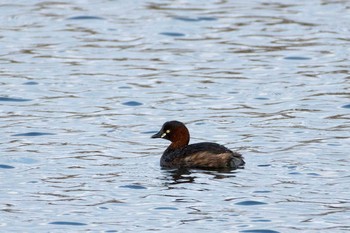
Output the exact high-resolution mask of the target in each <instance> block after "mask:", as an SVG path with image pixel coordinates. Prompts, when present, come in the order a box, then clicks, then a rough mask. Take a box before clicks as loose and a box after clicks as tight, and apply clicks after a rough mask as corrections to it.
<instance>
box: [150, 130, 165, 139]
mask: <svg viewBox="0 0 350 233" xmlns="http://www.w3.org/2000/svg"><path fill="white" fill-rule="evenodd" d="M162 134H163V132H162V131H159V132H158V133H156V134H154V135H152V136H151V138H161V136H162Z"/></svg>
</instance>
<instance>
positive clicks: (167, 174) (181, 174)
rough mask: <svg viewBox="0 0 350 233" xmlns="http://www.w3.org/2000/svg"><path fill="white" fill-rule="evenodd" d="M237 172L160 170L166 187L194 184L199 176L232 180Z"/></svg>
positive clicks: (180, 169) (182, 169) (184, 169)
mask: <svg viewBox="0 0 350 233" xmlns="http://www.w3.org/2000/svg"><path fill="white" fill-rule="evenodd" d="M236 172H237V170H200V169H187V168H179V169H164V168H163V169H162V174H163V175H164V177H163V179H164V180H166V181H167V182H166V184H167V185H176V184H184V183H195V182H196V179H197V178H199V176H202V175H206V176H208V175H209V176H210V179H214V180H215V179H226V178H234V177H236V176H235V173H236Z"/></svg>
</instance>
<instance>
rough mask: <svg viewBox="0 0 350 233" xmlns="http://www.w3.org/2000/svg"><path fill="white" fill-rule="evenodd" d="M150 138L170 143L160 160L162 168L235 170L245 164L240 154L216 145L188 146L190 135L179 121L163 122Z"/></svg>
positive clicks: (207, 143)
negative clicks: (162, 139)
mask: <svg viewBox="0 0 350 233" xmlns="http://www.w3.org/2000/svg"><path fill="white" fill-rule="evenodd" d="M152 138H164V139H167V140H169V141H171V144H170V146H169V147H168V148H167V149H166V150H165V151H164V153H163V155H162V157H161V159H160V165H161V166H162V167H168V168H202V169H237V168H239V167H242V166H243V165H244V164H245V162H244V161H243V157H242V155H241V154H239V153H237V152H233V151H231V150H229V149H227V148H226V147H224V146H222V145H219V144H217V143H211V142H202V143H195V144H191V145H188V143H189V141H190V133H189V131H188V129H187V128H186V126H185V125H184V124H183V123H181V122H179V121H168V122H165V123H164V125H163V127H162V128H161V130H160V131H159V132H158V133H156V134H155V135H153V136H152Z"/></svg>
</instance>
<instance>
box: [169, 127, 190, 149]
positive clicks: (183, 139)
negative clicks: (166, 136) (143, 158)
mask: <svg viewBox="0 0 350 233" xmlns="http://www.w3.org/2000/svg"><path fill="white" fill-rule="evenodd" d="M170 141H171V144H170V146H169V148H171V149H180V148H183V147H185V146H187V145H188V143H189V142H190V133H189V132H188V129H187V128H186V127H179V128H177V129H176V130H175V132H173V133H172V134H171V136H170Z"/></svg>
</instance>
